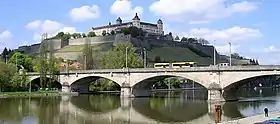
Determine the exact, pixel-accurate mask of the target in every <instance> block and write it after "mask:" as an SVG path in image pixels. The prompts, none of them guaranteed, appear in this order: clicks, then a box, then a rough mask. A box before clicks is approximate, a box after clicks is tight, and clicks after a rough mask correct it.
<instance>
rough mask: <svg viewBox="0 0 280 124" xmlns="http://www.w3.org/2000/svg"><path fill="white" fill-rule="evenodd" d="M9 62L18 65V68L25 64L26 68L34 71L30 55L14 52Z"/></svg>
mask: <svg viewBox="0 0 280 124" xmlns="http://www.w3.org/2000/svg"><path fill="white" fill-rule="evenodd" d="M9 63H11V64H15V65H17V68H18V69H20V68H21V67H22V66H23V67H24V69H26V70H27V71H29V72H31V71H33V63H32V58H31V57H28V56H24V55H23V54H22V53H20V52H16V53H14V54H13V55H12V57H11V58H10V60H9Z"/></svg>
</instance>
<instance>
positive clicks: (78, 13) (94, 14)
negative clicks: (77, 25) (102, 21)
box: [70, 5, 100, 21]
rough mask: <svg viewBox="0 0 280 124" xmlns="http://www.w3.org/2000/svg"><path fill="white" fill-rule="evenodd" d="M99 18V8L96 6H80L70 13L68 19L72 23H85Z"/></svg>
mask: <svg viewBox="0 0 280 124" xmlns="http://www.w3.org/2000/svg"><path fill="white" fill-rule="evenodd" d="M99 16H100V8H99V6H97V5H92V6H91V7H90V6H81V7H80V8H73V9H72V10H71V11H70V17H71V18H72V20H74V21H86V20H90V19H95V18H98V17H99Z"/></svg>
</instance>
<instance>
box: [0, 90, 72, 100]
mask: <svg viewBox="0 0 280 124" xmlns="http://www.w3.org/2000/svg"><path fill="white" fill-rule="evenodd" d="M76 94H77V93H63V92H60V91H36V92H0V98H7V97H41V96H61V95H76Z"/></svg>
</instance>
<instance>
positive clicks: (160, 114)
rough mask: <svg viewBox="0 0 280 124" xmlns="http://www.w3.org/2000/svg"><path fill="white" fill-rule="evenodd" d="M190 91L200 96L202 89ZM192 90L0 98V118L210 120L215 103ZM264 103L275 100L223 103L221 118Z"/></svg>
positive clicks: (48, 121)
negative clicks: (156, 94) (146, 94)
mask: <svg viewBox="0 0 280 124" xmlns="http://www.w3.org/2000/svg"><path fill="white" fill-rule="evenodd" d="M191 92H194V93H196V92H197V93H196V94H202V95H201V97H203V93H201V91H191ZM191 92H185V93H181V95H179V94H178V96H179V97H173V98H170V97H164V93H161V95H163V96H162V97H154V98H137V99H122V98H120V97H119V96H109V95H96V96H94V95H80V96H72V97H70V96H61V97H40V98H7V99H1V101H0V111H1V113H0V120H5V121H8V122H22V123H23V121H25V122H26V123H23V124H91V123H98V124H121V123H129V124H140V123H141V124H154V123H155V124H158V123H186V122H187V123H194V124H200V123H201V124H206V123H213V122H214V117H213V110H214V108H213V106H214V105H213V104H210V103H208V102H207V101H205V100H198V99H196V98H192V97H189V96H191V95H192V94H191ZM174 94H175V95H174ZM174 94H173V96H176V94H177V93H174ZM165 95H168V93H167V94H165ZM199 99H200V98H199ZM267 104H275V101H273V100H270V101H269V102H267V101H263V102H258V104H255V103H254V102H253V103H252V102H242V103H235V102H227V103H224V104H223V105H222V107H223V115H222V120H223V121H226V120H232V119H234V118H237V117H243V116H244V115H242V114H241V112H240V111H243V110H246V109H248V108H249V109H251V108H257V107H258V106H263V105H267ZM252 106H253V107H252ZM0 122H1V121H0ZM27 122H28V123H27Z"/></svg>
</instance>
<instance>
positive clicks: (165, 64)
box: [154, 63, 170, 68]
mask: <svg viewBox="0 0 280 124" xmlns="http://www.w3.org/2000/svg"><path fill="white" fill-rule="evenodd" d="M154 68H170V64H169V63H155V64H154Z"/></svg>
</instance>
